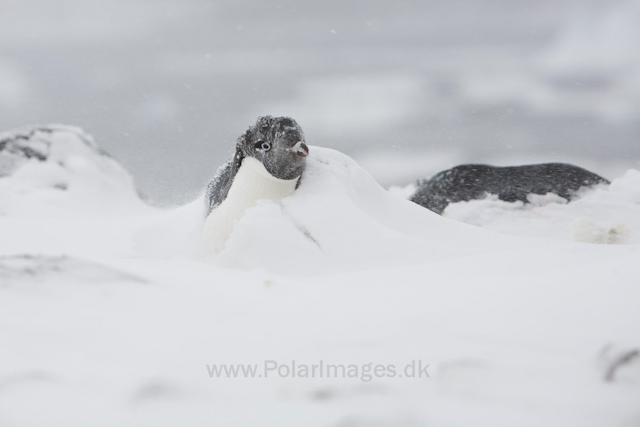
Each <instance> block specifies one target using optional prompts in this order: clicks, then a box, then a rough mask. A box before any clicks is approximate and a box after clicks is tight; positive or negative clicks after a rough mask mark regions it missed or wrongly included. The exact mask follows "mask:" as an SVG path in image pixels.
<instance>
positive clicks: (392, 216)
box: [200, 147, 504, 275]
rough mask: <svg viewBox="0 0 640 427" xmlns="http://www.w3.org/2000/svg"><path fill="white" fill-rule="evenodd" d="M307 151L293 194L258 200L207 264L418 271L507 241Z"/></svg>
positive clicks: (284, 270)
mask: <svg viewBox="0 0 640 427" xmlns="http://www.w3.org/2000/svg"><path fill="white" fill-rule="evenodd" d="M310 151H311V154H310V156H309V158H308V161H307V168H306V170H305V173H304V175H303V179H302V182H301V185H300V187H299V188H298V190H296V192H295V193H294V194H293V195H291V196H289V197H287V198H285V199H283V200H282V203H281V204H277V203H274V202H270V201H260V202H259V203H258V204H257V206H255V207H253V208H250V209H248V210H247V211H246V213H245V215H244V217H243V218H242V219H241V220H240V221H238V222H237V223H236V224H235V228H234V231H233V234H232V235H231V237H230V238H229V240H228V241H227V243H226V246H225V248H224V249H223V250H222V251H221V252H220V253H219V254H217V255H215V254H207V255H206V256H207V257H208V258H209V259H211V260H212V261H213V262H214V263H216V264H219V265H222V266H226V267H232V268H240V269H249V270H251V269H263V270H267V271H271V272H276V273H280V274H293V275H297V274H320V273H327V272H337V271H352V270H358V269H371V268H389V267H393V266H398V265H411V264H414V265H415V264H420V263H422V262H423V261H424V260H425V259H426V258H434V259H441V258H446V257H448V256H461V255H463V254H465V253H469V251H480V250H482V249H481V248H485V249H486V247H487V246H490V245H491V242H496V241H499V240H504V238H503V237H504V236H499V235H494V234H492V233H486V232H484V231H483V230H479V229H475V228H472V227H468V226H466V225H464V224H460V223H457V222H454V221H449V220H447V219H445V218H442V217H440V216H439V215H436V214H434V213H432V212H431V211H429V210H427V209H424V208H422V207H421V206H418V205H416V204H414V203H412V202H409V201H408V200H404V199H402V198H400V197H398V196H396V195H393V194H391V193H389V192H387V191H386V190H384V189H383V188H382V187H380V186H379V185H378V183H377V182H376V181H375V180H374V179H373V178H372V177H371V175H369V173H368V172H366V171H365V170H364V169H363V168H361V167H360V166H359V165H358V164H357V163H356V162H355V161H354V160H352V159H351V158H349V157H348V156H346V155H344V154H342V153H339V152H337V151H334V150H330V149H326V148H320V147H313V148H312V149H311V150H310ZM200 209H202V207H200ZM501 238H502V239H501Z"/></svg>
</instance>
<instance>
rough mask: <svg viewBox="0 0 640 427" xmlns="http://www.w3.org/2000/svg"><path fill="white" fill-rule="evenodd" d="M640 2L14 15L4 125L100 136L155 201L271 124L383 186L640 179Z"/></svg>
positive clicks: (105, 6) (47, 7)
mask: <svg viewBox="0 0 640 427" xmlns="http://www.w3.org/2000/svg"><path fill="white" fill-rule="evenodd" d="M639 46H640V2H639V1H623V0H607V1H604V0H584V1H578V0H565V1H558V0H553V1H552V0H536V1H524V0H512V1H508V0H487V1H456V0H453V1H451V0H426V1H425V0H423V1H393V2H391V1H388V2H385V1H373V0H372V1H337V0H328V1H315V0H314V1H279V2H274V1H266V2H259V1H251V0H245V1H242V0H241V1H199V0H191V1H184V0H183V1H177V0H153V1H152V0H126V1H125V0H110V1H98V0H93V1H91V0H85V1H83V0H57V1H55V2H54V1H45V0H32V1H30V0H26V1H25V0H21V1H17V0H16V1H14V0H0V130H9V129H11V128H15V127H19V126H23V125H26V124H44V123H64V124H70V125H76V126H80V127H82V128H84V129H85V130H86V131H87V132H88V133H90V134H92V135H93V136H94V138H95V139H96V141H97V142H98V144H99V145H100V146H101V147H103V148H104V149H106V150H107V151H109V152H110V153H111V154H112V155H114V156H115V157H116V158H118V159H119V160H120V161H121V162H122V163H123V164H124V165H125V166H126V167H127V168H128V169H129V170H130V171H131V172H132V174H133V175H134V177H135V179H136V182H137V185H138V186H139V188H140V189H141V190H142V191H143V192H144V193H146V194H147V195H148V196H149V197H150V198H151V200H152V201H153V202H154V203H156V204H161V205H172V204H177V203H182V202H184V201H186V200H188V199H190V198H192V197H193V196H194V195H195V194H197V192H199V191H200V190H201V189H202V187H203V185H204V184H205V183H206V181H207V179H208V178H209V177H210V176H211V175H212V174H213V173H214V172H215V170H216V169H217V167H218V166H219V165H220V164H222V163H223V162H224V161H225V160H226V159H227V158H228V157H229V156H230V155H231V153H232V151H233V147H234V144H235V139H236V138H237V136H238V135H240V134H241V133H242V132H243V131H244V130H245V129H246V127H247V126H248V125H249V124H251V123H253V122H254V121H255V118H256V117H257V116H258V115H260V114H272V115H289V116H292V117H294V118H296V119H297V120H298V122H299V123H300V124H301V125H302V127H303V128H304V129H305V132H306V135H307V142H308V143H309V144H311V145H320V146H327V147H331V148H335V149H338V150H340V151H343V152H345V153H347V154H349V155H351V156H353V157H355V158H356V159H357V160H358V161H359V162H360V163H361V164H362V165H363V166H364V167H365V168H367V169H368V170H369V171H370V172H371V173H372V174H373V175H374V176H375V177H376V178H377V179H378V180H379V182H380V183H381V184H383V185H385V186H389V185H392V184H406V183H409V182H411V181H413V180H414V179H417V178H421V177H426V176H429V175H430V174H432V173H435V172H437V171H439V170H441V169H444V168H448V167H451V166H453V165H455V164H457V163H462V162H488V163H493V164H520V163H528V162H538V161H568V162H572V163H576V164H579V165H581V166H584V167H587V168H590V169H592V170H594V171H596V172H598V173H601V174H603V175H605V176H606V177H608V178H615V177H616V176H620V175H621V174H623V173H624V171H625V170H626V169H628V168H640V47H639Z"/></svg>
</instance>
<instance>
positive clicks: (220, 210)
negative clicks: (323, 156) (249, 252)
mask: <svg viewBox="0 0 640 427" xmlns="http://www.w3.org/2000/svg"><path fill="white" fill-rule="evenodd" d="M308 154H309V147H307V145H306V143H305V137H304V132H303V131H302V128H301V127H300V126H299V125H298V123H296V121H295V120H293V119H291V118H289V117H271V116H263V117H259V118H258V120H257V121H256V123H255V125H253V126H251V127H249V129H248V130H247V131H246V132H245V133H244V134H242V135H241V136H240V137H239V138H238V141H237V144H236V152H235V155H234V156H233V158H232V159H231V160H229V161H228V162H227V163H225V164H224V165H223V166H221V167H220V169H218V172H217V173H216V175H215V176H214V178H213V179H212V180H211V182H209V185H208V186H207V191H206V194H205V203H206V213H207V219H206V221H205V227H204V241H205V245H206V246H208V247H209V248H211V249H213V250H215V251H218V250H220V249H221V248H222V247H223V246H224V243H225V242H226V241H227V239H228V238H229V237H230V236H231V233H232V231H233V227H234V223H235V222H236V221H239V220H240V219H241V218H242V216H243V215H244V212H245V211H246V210H247V209H248V208H250V207H252V206H254V205H255V204H256V203H257V202H258V200H272V201H275V202H279V201H280V200H281V199H282V198H284V197H287V196H289V195H291V194H292V193H293V192H294V190H295V189H296V188H297V187H298V185H299V183H300V178H301V177H302V173H303V171H304V168H305V164H306V157H307V155H308Z"/></svg>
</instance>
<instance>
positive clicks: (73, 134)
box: [0, 125, 144, 216]
mask: <svg viewBox="0 0 640 427" xmlns="http://www.w3.org/2000/svg"><path fill="white" fill-rule="evenodd" d="M0 196H1V198H0V214H16V215H22V216H24V215H29V216H32V215H36V216H40V215H45V216H50V215H55V214H56V213H68V212H70V211H73V212H101V213H103V212H109V213H113V212H114V211H115V212H119V211H120V212H121V211H129V210H130V209H132V208H141V207H143V206H144V203H143V202H142V201H141V200H140V198H139V196H138V194H137V192H136V189H135V187H134V185H133V179H132V177H131V175H130V174H129V173H128V172H127V171H126V170H125V169H124V168H123V167H122V165H120V163H118V162H117V161H116V160H114V159H113V158H112V157H110V156H109V155H108V154H106V153H105V152H104V151H102V150H100V149H99V148H98V147H97V145H96V144H95V142H94V141H93V139H92V138H91V136H89V135H87V134H86V133H84V132H83V131H82V130H81V129H79V128H75V127H70V126H63V125H48V126H34V127H25V128H21V129H16V130H12V131H9V132H5V133H2V134H0Z"/></svg>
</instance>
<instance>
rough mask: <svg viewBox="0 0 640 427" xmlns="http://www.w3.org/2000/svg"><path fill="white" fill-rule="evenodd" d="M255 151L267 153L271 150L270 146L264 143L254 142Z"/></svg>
mask: <svg viewBox="0 0 640 427" xmlns="http://www.w3.org/2000/svg"><path fill="white" fill-rule="evenodd" d="M256 150H264V151H269V150H271V144H269V143H268V142H265V141H258V142H256Z"/></svg>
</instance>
